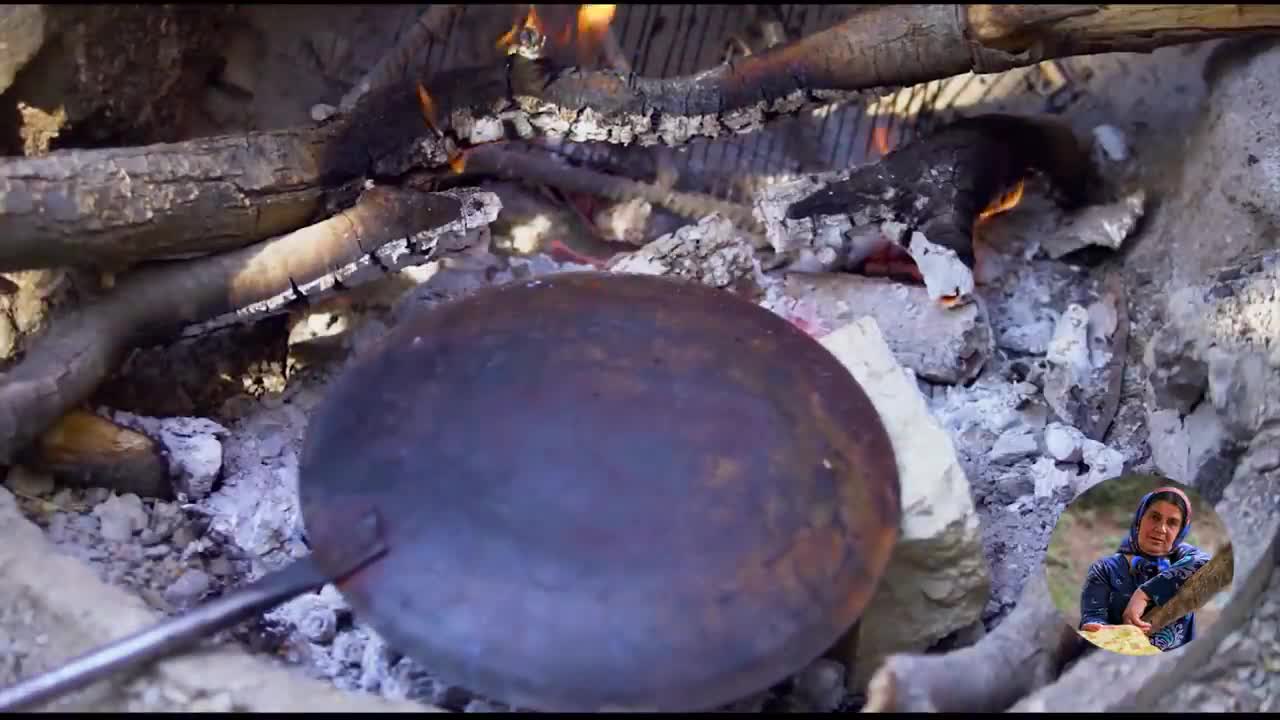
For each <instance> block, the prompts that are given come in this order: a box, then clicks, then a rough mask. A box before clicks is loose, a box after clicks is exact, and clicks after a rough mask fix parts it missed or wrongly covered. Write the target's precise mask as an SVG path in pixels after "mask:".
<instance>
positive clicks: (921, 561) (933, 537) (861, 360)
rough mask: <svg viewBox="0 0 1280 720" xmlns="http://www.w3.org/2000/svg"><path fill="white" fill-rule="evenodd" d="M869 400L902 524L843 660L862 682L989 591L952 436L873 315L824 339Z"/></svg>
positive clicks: (935, 635)
mask: <svg viewBox="0 0 1280 720" xmlns="http://www.w3.org/2000/svg"><path fill="white" fill-rule="evenodd" d="M819 342H821V343H822V344H823V345H824V346H825V347H826V348H827V349H828V350H829V351H830V352H831V353H832V354H833V355H835V356H836V357H837V358H838V359H839V360H840V361H841V362H842V363H843V364H844V366H845V367H846V368H848V370H849V372H850V373H852V375H853V376H854V378H856V379H857V380H858V382H859V384H861V386H862V388H863V389H864V390H865V391H866V393H867V395H868V396H869V397H870V399H871V401H872V403H873V404H874V405H875V407H876V410H877V411H878V413H879V415H880V418H881V421H882V422H883V423H884V425H885V429H886V430H887V432H888V434H889V438H890V440H891V441H892V443H893V447H894V452H895V454H896V456H897V461H898V472H899V476H900V481H901V493H902V511H903V516H902V529H901V535H900V539H899V541H898V544H897V546H896V547H895V549H894V552H893V556H892V558H891V559H890V564H889V567H888V569H887V570H886V573H885V576H884V578H883V579H882V580H881V581H880V587H879V589H878V590H877V591H876V594H875V595H874V596H873V598H872V600H871V603H870V605H869V606H868V607H867V609H866V611H865V612H864V613H863V616H862V619H861V622H859V623H858V630H857V633H856V636H851V637H850V638H849V639H848V642H847V644H846V649H847V650H852V658H846V659H848V660H849V661H850V662H849V663H847V664H849V665H851V666H852V667H854V668H855V671H854V672H853V673H852V674H851V675H850V677H849V681H848V682H849V687H850V688H851V689H855V690H857V689H860V688H861V687H862V686H864V685H865V683H866V680H867V679H868V678H869V676H870V674H871V672H872V671H873V670H874V669H875V667H876V666H877V665H878V663H879V661H880V659H881V658H883V657H885V656H886V655H888V654H890V653H894V652H919V651H923V650H924V649H926V648H928V647H929V646H930V645H932V644H933V643H934V642H936V641H938V640H939V639H941V638H943V637H945V636H947V635H948V634H950V633H952V632H954V631H956V630H958V629H960V628H962V627H965V626H967V625H969V624H970V623H972V622H974V621H975V620H977V619H979V617H980V616H981V614H982V609H983V606H984V605H985V604H986V601H987V594H988V592H989V590H990V580H989V574H988V568H987V565H986V560H985V558H984V556H983V552H982V543H981V537H980V534H979V526H978V516H977V514H976V511H975V509H974V506H973V501H972V499H971V498H970V488H969V480H968V478H967V477H966V476H965V472H964V469H963V468H962V467H961V465H960V462H959V460H958V459H957V457H956V451H955V446H954V445H953V443H952V440H951V436H950V435H949V434H948V432H947V431H946V430H945V429H944V428H943V427H942V426H941V425H940V424H939V422H938V421H937V420H936V419H935V418H934V417H933V415H932V414H930V412H929V408H928V406H927V405H926V403H925V399H924V397H923V396H921V394H920V392H919V390H917V389H916V385H915V381H914V379H912V377H911V376H910V373H909V372H908V371H907V370H905V369H904V368H903V367H902V366H901V365H899V364H898V362H897V360H895V359H894V357H893V352H892V350H890V348H889V346H888V344H887V343H886V341H885V339H884V336H883V334H881V332H880V329H879V327H878V325H877V324H876V321H875V320H873V319H871V318H860V319H858V320H856V321H854V322H853V323H851V324H849V325H847V326H845V327H843V328H840V329H839V330H836V331H835V332H833V333H830V334H829V335H826V336H825V337H823V338H821V339H820V340H819Z"/></svg>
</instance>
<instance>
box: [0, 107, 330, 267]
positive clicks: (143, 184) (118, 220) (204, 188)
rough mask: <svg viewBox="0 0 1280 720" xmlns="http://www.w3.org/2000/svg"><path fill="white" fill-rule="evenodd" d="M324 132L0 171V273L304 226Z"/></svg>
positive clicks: (26, 162) (322, 179)
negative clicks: (0, 239) (0, 238)
mask: <svg viewBox="0 0 1280 720" xmlns="http://www.w3.org/2000/svg"><path fill="white" fill-rule="evenodd" d="M332 134H333V133H332V132H326V131H323V130H310V129H303V130H282V131H275V132H264V133H251V134H249V135H246V136H228V137H215V138H207V139H202V140H193V141H190V142H183V143H173V144H162V145H148V146H145V147H138V148H113V149H105V150H64V151H59V152H55V153H52V154H49V155H45V156H43V157H39V158H25V159H11V160H7V161H5V162H3V163H0V237H3V238H4V240H3V242H0V272H7V271H14V270H29V269H36V268H48V267H58V266H69V265H80V266H83V265H102V266H120V265H127V264H130V263H134V262H137V261H140V260H146V259H159V258H176V257H189V256H192V255H200V254H206V253H212V252H218V251H221V250H228V249H232V248H237V247H242V246H244V245H248V244H250V243H253V242H257V241H259V240H264V239H266V238H268V237H271V236H274V235H279V234H281V233H285V232H288V231H290V230H293V229H295V228H298V227H300V226H302V225H305V224H307V222H308V221H310V220H311V219H312V218H313V217H314V216H315V215H316V214H317V213H318V212H319V211H320V210H321V200H322V196H323V191H324V187H325V184H326V183H327V182H336V181H337V180H338V179H340V178H346V177H350V176H351V175H352V174H353V173H352V172H350V170H354V169H353V168H350V169H347V170H348V172H343V169H342V168H326V167H325V166H324V161H325V159H326V157H327V153H328V145H327V143H328V142H329V140H330V139H331V135H332Z"/></svg>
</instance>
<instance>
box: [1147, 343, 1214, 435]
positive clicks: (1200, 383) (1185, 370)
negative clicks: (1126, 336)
mask: <svg viewBox="0 0 1280 720" xmlns="http://www.w3.org/2000/svg"><path fill="white" fill-rule="evenodd" d="M1142 360H1143V364H1144V365H1146V366H1147V390H1148V393H1147V394H1148V396H1149V402H1150V403H1151V404H1152V405H1153V406H1154V407H1153V409H1156V410H1173V411H1175V412H1176V413H1177V414H1179V415H1186V414H1187V413H1189V412H1191V408H1193V407H1195V406H1196V404H1197V403H1199V402H1200V399H1201V398H1203V397H1204V392H1205V389H1206V388H1208V386H1209V367H1208V365H1206V364H1205V362H1204V361H1203V360H1200V359H1199V358H1198V357H1197V356H1196V352H1195V341H1194V340H1193V339H1192V338H1190V337H1187V336H1186V335H1184V334H1183V333H1182V332H1180V331H1179V329H1178V328H1177V327H1176V326H1174V325H1163V326H1161V327H1160V328H1159V329H1157V330H1156V331H1155V332H1154V333H1152V334H1151V340H1150V341H1149V342H1148V343H1147V347H1146V348H1145V349H1144V350H1143V358H1142Z"/></svg>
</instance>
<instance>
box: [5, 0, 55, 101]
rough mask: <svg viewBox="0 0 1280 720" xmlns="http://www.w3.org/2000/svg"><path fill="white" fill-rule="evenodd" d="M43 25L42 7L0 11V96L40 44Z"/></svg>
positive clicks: (34, 5) (20, 6)
mask: <svg viewBox="0 0 1280 720" xmlns="http://www.w3.org/2000/svg"><path fill="white" fill-rule="evenodd" d="M45 23H46V18H45V6H44V5H37V4H30V5H5V6H3V7H0V38H4V41H3V42H0V93H3V92H4V91H5V90H8V89H9V86H10V85H12V84H13V79H14V77H16V76H17V74H18V72H19V71H21V70H22V68H23V67H25V66H26V64H27V62H28V61H29V60H31V58H32V57H33V56H35V54H36V51H38V50H39V49H40V46H41V45H43V44H44V39H45Z"/></svg>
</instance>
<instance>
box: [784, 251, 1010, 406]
mask: <svg viewBox="0 0 1280 720" xmlns="http://www.w3.org/2000/svg"><path fill="white" fill-rule="evenodd" d="M782 280H783V281H782V283H781V284H780V285H771V286H770V287H768V289H767V294H766V299H765V301H764V302H762V303H761V304H762V305H764V306H765V307H768V308H769V309H770V310H772V311H774V312H775V313H777V314H779V315H781V316H782V317H785V318H787V319H788V320H791V322H793V323H794V324H796V325H797V326H799V327H800V328H801V329H803V330H804V331H805V332H807V333H809V334H810V335H813V336H814V337H822V336H823V335H826V334H827V333H830V332H831V331H833V330H836V329H838V328H841V327H844V326H845V325H847V324H849V323H850V322H852V321H854V320H856V319H858V318H860V317H863V316H867V317H871V318H873V319H874V320H875V321H876V324H877V325H878V326H879V327H880V328H883V334H884V338H885V341H886V342H888V343H889V348H890V349H891V350H892V351H893V355H894V357H895V358H896V359H897V360H898V362H900V363H902V364H903V365H905V366H906V367H908V368H910V369H911V370H912V371H913V372H915V373H916V375H918V376H920V377H921V378H924V379H925V380H928V381H929V382H934V383H942V384H948V385H954V384H958V383H967V382H969V381H970V380H973V379H974V378H975V377H977V376H978V373H979V372H981V370H982V368H983V367H984V366H985V365H986V362H987V360H988V359H989V358H990V356H991V352H992V350H993V348H994V344H993V342H992V333H991V326H990V324H989V323H988V321H987V316H986V311H985V310H984V309H983V306H982V305H981V304H979V303H967V304H965V305H962V306H960V307H956V308H946V307H943V306H942V304H941V303H938V302H935V301H934V300H932V299H930V297H929V293H928V291H927V290H926V289H925V288H923V287H918V286H911V285H904V284H902V283H897V282H892V281H890V280H886V279H884V278H871V277H865V276H861V275H854V274H850V273H786V274H785V275H784V276H783V278H782Z"/></svg>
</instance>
